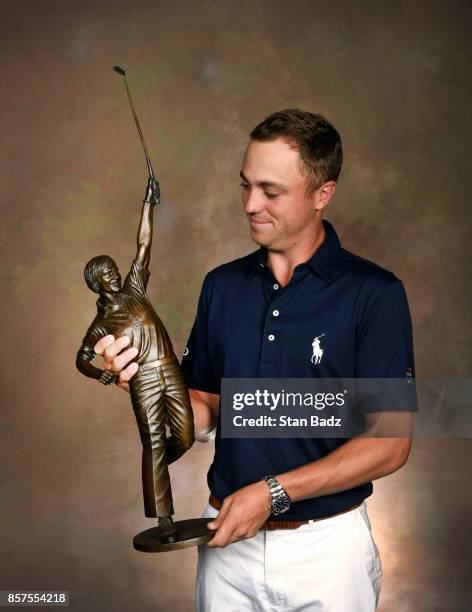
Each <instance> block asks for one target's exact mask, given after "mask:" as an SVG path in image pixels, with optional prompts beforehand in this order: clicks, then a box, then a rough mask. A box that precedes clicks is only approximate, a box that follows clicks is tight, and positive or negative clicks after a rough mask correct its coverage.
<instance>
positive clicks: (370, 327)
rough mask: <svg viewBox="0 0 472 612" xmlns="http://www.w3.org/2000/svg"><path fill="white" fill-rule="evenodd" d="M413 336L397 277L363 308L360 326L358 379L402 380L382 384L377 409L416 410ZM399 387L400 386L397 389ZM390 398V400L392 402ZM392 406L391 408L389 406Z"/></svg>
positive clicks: (373, 407) (369, 410)
mask: <svg viewBox="0 0 472 612" xmlns="http://www.w3.org/2000/svg"><path fill="white" fill-rule="evenodd" d="M414 376H415V365H414V357H413V333H412V325H411V317H410V311H409V308H408V301H407V297H406V293H405V288H404V286H403V283H402V282H401V281H400V280H399V279H397V278H394V279H393V280H392V282H390V283H388V284H387V285H384V286H383V287H382V288H381V290H380V291H378V290H377V291H376V292H375V294H374V292H372V293H371V295H370V296H369V298H368V299H367V300H366V302H365V304H364V306H363V308H362V309H361V316H360V321H359V322H358V325H357V337H356V350H355V377H356V378H362V379H374V378H375V379H381V378H383V379H402V380H400V381H398V383H395V381H391V382H390V383H389V382H386V383H382V384H383V387H382V389H385V390H386V393H382V394H381V395H386V397H383V398H382V399H380V398H378V399H379V401H378V402H374V404H373V405H372V406H371V408H370V409H368V410H367V411H368V412H373V411H375V410H377V409H378V410H392V409H393V410H409V411H416V410H417V409H418V408H417V400H416V392H415V385H414V384H406V383H414ZM395 385H396V386H395ZM379 388H380V387H379ZM387 397H390V400H391V401H390V402H389V401H388V399H387ZM390 404H391V407H389V405H390Z"/></svg>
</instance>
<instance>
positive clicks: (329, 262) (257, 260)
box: [247, 219, 341, 282]
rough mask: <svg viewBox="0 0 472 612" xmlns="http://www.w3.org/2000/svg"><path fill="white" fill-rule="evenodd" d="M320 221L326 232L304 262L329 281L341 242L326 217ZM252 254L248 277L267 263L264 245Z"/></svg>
mask: <svg viewBox="0 0 472 612" xmlns="http://www.w3.org/2000/svg"><path fill="white" fill-rule="evenodd" d="M322 223H323V227H324V230H325V233H326V236H325V239H324V240H323V242H322V243H321V245H320V246H319V247H318V248H317V250H316V252H315V254H314V255H313V256H312V257H311V258H310V259H309V260H308V261H307V262H306V263H307V264H308V266H309V267H310V268H311V270H312V271H313V272H314V273H315V274H317V275H318V276H320V277H321V278H322V279H324V280H326V281H328V282H330V281H331V280H332V279H333V272H334V268H335V267H336V263H337V260H338V255H339V252H340V250H341V243H340V242H339V238H338V235H337V234H336V231H335V229H334V227H333V226H332V225H331V223H330V222H329V221H326V219H323V220H322ZM253 255H254V257H253V258H251V259H250V262H249V265H248V273H247V276H248V278H249V277H250V276H252V275H253V274H254V273H255V272H256V271H257V270H263V269H264V267H265V266H266V264H267V249H266V248H265V247H263V246H261V247H260V248H259V250H257V251H255V252H254V254H253Z"/></svg>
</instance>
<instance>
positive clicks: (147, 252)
mask: <svg viewBox="0 0 472 612" xmlns="http://www.w3.org/2000/svg"><path fill="white" fill-rule="evenodd" d="M159 196H160V191H159V183H158V182H157V181H156V179H155V178H154V177H152V178H151V177H150V178H149V180H148V184H147V189H146V196H145V198H144V202H143V209H142V212H141V220H140V222H139V229H138V249H137V252H136V261H137V262H138V263H140V264H141V265H142V266H143V267H144V268H146V269H147V268H148V267H149V260H150V258H151V245H152V218H153V209H154V206H155V205H156V204H159Z"/></svg>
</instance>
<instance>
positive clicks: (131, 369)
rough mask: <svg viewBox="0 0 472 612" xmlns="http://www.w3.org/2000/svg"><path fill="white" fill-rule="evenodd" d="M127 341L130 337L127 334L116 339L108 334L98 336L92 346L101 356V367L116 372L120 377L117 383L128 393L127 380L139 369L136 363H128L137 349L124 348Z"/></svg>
mask: <svg viewBox="0 0 472 612" xmlns="http://www.w3.org/2000/svg"><path fill="white" fill-rule="evenodd" d="M129 343H130V338H129V337H128V336H121V337H120V338H118V339H117V340H116V339H115V336H112V335H111V334H109V335H108V336H104V337H103V338H100V340H99V341H98V342H97V344H96V345H95V346H94V347H93V350H94V351H95V353H96V354H97V355H101V356H102V357H103V369H104V370H110V371H111V372H118V373H119V375H120V379H119V381H118V382H117V385H118V386H119V387H121V388H122V389H124V390H125V391H128V393H129V380H130V379H131V378H132V377H133V376H134V375H135V374H136V372H137V371H138V370H139V366H138V364H137V363H134V362H133V363H129V362H130V361H131V360H132V359H134V358H135V357H136V355H137V354H138V349H137V348H136V347H134V346H132V347H131V348H129V349H126V347H127V346H128V344H129ZM124 349H126V350H124Z"/></svg>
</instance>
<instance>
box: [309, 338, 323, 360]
mask: <svg viewBox="0 0 472 612" xmlns="http://www.w3.org/2000/svg"><path fill="white" fill-rule="evenodd" d="M324 335H325V334H321V336H316V338H314V339H313V342H312V344H311V346H312V347H313V355H312V356H311V363H313V364H314V365H318V364H319V363H320V362H321V358H322V357H323V353H324V351H323V349H322V348H321V343H320V338H322V337H323V336H324Z"/></svg>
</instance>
